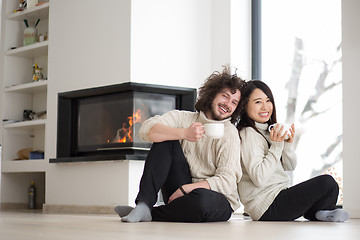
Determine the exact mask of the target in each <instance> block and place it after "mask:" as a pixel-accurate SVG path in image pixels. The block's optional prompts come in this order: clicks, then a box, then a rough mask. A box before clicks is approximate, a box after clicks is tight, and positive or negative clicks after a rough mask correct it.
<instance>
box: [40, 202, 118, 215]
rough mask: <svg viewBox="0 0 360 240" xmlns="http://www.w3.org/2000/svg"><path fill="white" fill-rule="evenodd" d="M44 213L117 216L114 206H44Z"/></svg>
mask: <svg viewBox="0 0 360 240" xmlns="http://www.w3.org/2000/svg"><path fill="white" fill-rule="evenodd" d="M43 213H68V214H116V213H115V212H114V206H79V205H57V204H44V205H43Z"/></svg>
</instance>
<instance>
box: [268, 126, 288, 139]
mask: <svg viewBox="0 0 360 240" xmlns="http://www.w3.org/2000/svg"><path fill="white" fill-rule="evenodd" d="M283 130H284V126H281V127H280V125H279V124H276V126H275V127H273V128H272V129H271V131H270V140H271V141H273V142H282V141H284V139H285V136H286V135H287V131H285V133H284V134H283V135H282V134H281V133H282V131H283Z"/></svg>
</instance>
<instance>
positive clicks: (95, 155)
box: [50, 82, 196, 163]
mask: <svg viewBox="0 0 360 240" xmlns="http://www.w3.org/2000/svg"><path fill="white" fill-rule="evenodd" d="M195 99H196V89H193V88H180V87H170V86H161V85H150V84H140V83H131V82H128V83H123V84H117V85H111V86H104V87H97V88H91V89H83V90H77V91H71V92H64V93H59V95H58V128H57V156H56V158H54V159H50V162H51V163H59V162H84V161H106V160H144V159H145V158H146V155H147V153H148V151H149V150H150V147H151V143H148V142H144V141H143V140H142V139H141V138H140V136H139V128H140V126H141V124H142V123H143V122H144V121H145V120H146V119H148V118H150V117H152V116H155V115H161V114H163V113H165V112H168V111H171V110H174V109H178V110H188V111H194V103H195Z"/></svg>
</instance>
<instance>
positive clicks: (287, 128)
mask: <svg viewBox="0 0 360 240" xmlns="http://www.w3.org/2000/svg"><path fill="white" fill-rule="evenodd" d="M278 124H279V130H280V128H281V127H282V126H284V129H283V130H282V131H281V134H280V135H281V136H283V135H284V134H285V132H286V131H287V135H286V136H285V140H286V139H289V135H291V132H290V129H291V124H287V123H274V124H271V125H270V126H269V129H268V130H269V132H270V130H271V129H272V128H275V127H276V126H277V125H278Z"/></svg>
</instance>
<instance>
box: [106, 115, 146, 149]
mask: <svg viewBox="0 0 360 240" xmlns="http://www.w3.org/2000/svg"><path fill="white" fill-rule="evenodd" d="M141 117H142V113H141V111H140V109H138V110H136V112H133V115H132V116H130V117H128V123H123V125H122V127H121V128H119V129H118V130H117V132H116V137H115V138H114V139H113V141H112V142H113V143H125V142H132V141H133V137H132V136H133V127H132V126H133V125H134V123H137V122H141ZM127 126H128V127H127Z"/></svg>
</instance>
